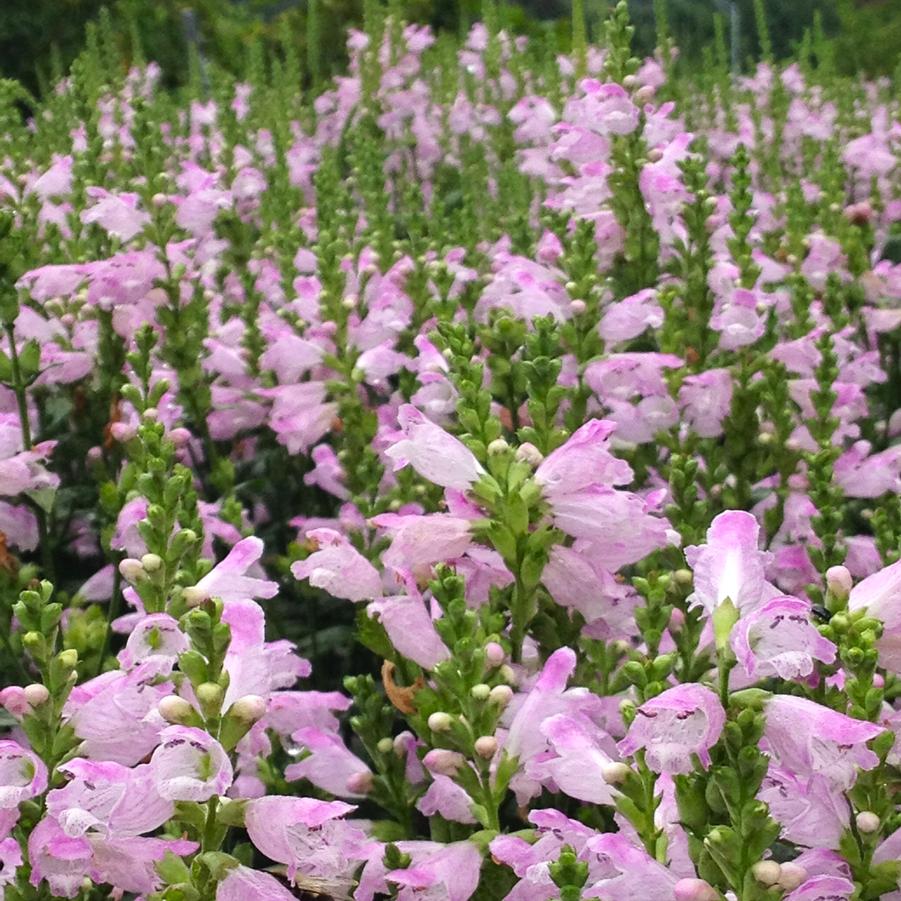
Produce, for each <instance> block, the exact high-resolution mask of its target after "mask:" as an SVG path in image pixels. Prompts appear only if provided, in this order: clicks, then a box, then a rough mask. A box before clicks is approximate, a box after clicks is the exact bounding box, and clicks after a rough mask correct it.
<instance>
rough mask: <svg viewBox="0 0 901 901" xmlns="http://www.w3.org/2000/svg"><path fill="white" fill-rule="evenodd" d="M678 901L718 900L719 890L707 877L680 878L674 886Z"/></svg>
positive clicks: (674, 893) (674, 894)
mask: <svg viewBox="0 0 901 901" xmlns="http://www.w3.org/2000/svg"><path fill="white" fill-rule="evenodd" d="M673 897H674V898H675V899H676V901H718V899H719V897H720V895H719V892H718V891H717V890H716V889H715V888H714V887H713V886H712V885H711V884H710V883H709V882H707V880H706V879H680V880H679V881H678V882H677V883H676V884H675V885H674V886H673Z"/></svg>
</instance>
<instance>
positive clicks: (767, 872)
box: [751, 860, 782, 886]
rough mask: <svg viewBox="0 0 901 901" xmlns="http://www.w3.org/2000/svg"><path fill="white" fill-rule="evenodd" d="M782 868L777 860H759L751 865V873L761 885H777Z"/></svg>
mask: <svg viewBox="0 0 901 901" xmlns="http://www.w3.org/2000/svg"><path fill="white" fill-rule="evenodd" d="M781 871H782V868H781V867H780V866H779V864H778V863H777V862H776V861H775V860H759V861H757V863H755V864H754V866H753V867H751V875H752V876H753V877H754V878H755V879H756V880H757V881H758V882H759V883H760V884H761V885H766V886H770V885H775V884H776V883H777V882H778V881H779V875H780V873H781Z"/></svg>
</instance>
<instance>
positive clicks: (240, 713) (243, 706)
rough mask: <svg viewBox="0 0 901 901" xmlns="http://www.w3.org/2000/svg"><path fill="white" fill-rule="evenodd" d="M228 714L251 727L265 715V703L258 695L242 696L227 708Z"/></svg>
mask: <svg viewBox="0 0 901 901" xmlns="http://www.w3.org/2000/svg"><path fill="white" fill-rule="evenodd" d="M217 688H218V686H217ZM228 712H229V713H230V714H231V715H232V716H233V717H235V719H238V720H240V721H241V722H242V723H246V724H251V725H252V724H253V723H255V722H257V720H261V719H262V718H263V717H264V716H265V715H266V701H265V700H263V698H261V697H260V696H259V695H244V696H243V697H241V698H238V700H237V701H235V703H234V704H232V705H231V707H229V709H228Z"/></svg>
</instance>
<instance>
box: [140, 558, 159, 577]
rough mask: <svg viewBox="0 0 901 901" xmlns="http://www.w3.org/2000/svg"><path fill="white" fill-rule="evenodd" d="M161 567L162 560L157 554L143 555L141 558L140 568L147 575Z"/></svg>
mask: <svg viewBox="0 0 901 901" xmlns="http://www.w3.org/2000/svg"><path fill="white" fill-rule="evenodd" d="M162 565H163V558H162V557H161V556H160V555H159V554H144V556H143V557H141V566H142V567H143V568H144V569H145V570H146V571H147V572H149V573H155V572H156V571H157V570H158V569H159V568H160V567H161V566H162Z"/></svg>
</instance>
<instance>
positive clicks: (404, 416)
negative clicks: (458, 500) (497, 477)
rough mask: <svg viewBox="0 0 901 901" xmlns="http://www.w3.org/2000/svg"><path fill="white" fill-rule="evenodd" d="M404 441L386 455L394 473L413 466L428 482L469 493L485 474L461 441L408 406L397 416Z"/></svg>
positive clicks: (389, 449) (394, 446)
mask: <svg viewBox="0 0 901 901" xmlns="http://www.w3.org/2000/svg"><path fill="white" fill-rule="evenodd" d="M397 420H398V423H399V424H400V427H401V431H402V432H403V436H404V437H403V438H401V439H400V440H399V441H397V442H396V443H395V444H393V445H392V446H391V447H389V448H388V450H387V451H386V452H385V453H386V454H387V456H388V457H390V458H391V459H392V460H393V461H394V469H395V471H397V470H398V469H402V468H403V467H404V466H412V467H413V469H415V470H416V472H418V473H419V475H421V476H422V477H423V478H424V479H428V480H429V481H430V482H434V483H435V484H436V485H441V486H442V487H444V488H456V489H458V490H459V491H466V490H467V489H468V488H470V486H471V485H472V484H473V482H476V481H478V480H479V479H480V478H481V477H482V475H483V474H484V472H485V470H484V469H483V468H482V465H481V464H480V463H479V461H478V460H476V458H475V455H474V454H473V453H472V451H471V450H469V448H468V447H466V445H465V444H463V442H462V441H460V440H459V439H458V438H454V436H453V435H450V434H448V433H447V432H445V431H444V429H442V428H441V426H437V425H435V423H433V422H431V421H430V420H428V419H426V418H425V416H423V415H422V413H420V412H419V410H417V409H416V407H414V406H412V405H411V404H404V405H403V406H402V407H401V408H400V412H399V413H398V416H397Z"/></svg>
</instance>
